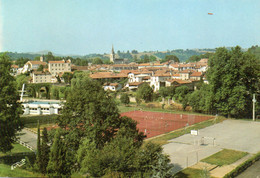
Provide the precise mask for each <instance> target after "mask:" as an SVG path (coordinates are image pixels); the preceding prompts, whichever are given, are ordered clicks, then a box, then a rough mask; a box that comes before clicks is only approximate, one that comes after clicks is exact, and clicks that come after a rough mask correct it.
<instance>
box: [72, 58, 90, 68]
mask: <svg viewBox="0 0 260 178" xmlns="http://www.w3.org/2000/svg"><path fill="white" fill-rule="evenodd" d="M70 59H71V63H72V64H74V65H77V66H88V60H86V59H81V58H78V57H77V58H76V59H73V58H72V57H71V58H70Z"/></svg>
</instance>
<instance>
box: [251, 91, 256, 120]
mask: <svg viewBox="0 0 260 178" xmlns="http://www.w3.org/2000/svg"><path fill="white" fill-rule="evenodd" d="M252 101H253V121H255V103H256V99H255V94H253V100H252Z"/></svg>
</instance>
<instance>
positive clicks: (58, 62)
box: [49, 60, 70, 64]
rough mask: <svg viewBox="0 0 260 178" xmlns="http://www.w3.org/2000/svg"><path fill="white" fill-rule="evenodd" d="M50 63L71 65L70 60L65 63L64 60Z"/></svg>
mask: <svg viewBox="0 0 260 178" xmlns="http://www.w3.org/2000/svg"><path fill="white" fill-rule="evenodd" d="M49 63H52V64H63V63H70V61H69V60H67V61H64V60H62V61H49Z"/></svg>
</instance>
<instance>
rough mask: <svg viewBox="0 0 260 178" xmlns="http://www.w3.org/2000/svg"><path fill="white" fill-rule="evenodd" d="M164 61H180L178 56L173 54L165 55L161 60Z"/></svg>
mask: <svg viewBox="0 0 260 178" xmlns="http://www.w3.org/2000/svg"><path fill="white" fill-rule="evenodd" d="M166 61H174V62H180V60H179V58H178V57H177V56H175V55H166V56H165V58H164V60H163V62H166Z"/></svg>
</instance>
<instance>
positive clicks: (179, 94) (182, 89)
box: [174, 85, 189, 103]
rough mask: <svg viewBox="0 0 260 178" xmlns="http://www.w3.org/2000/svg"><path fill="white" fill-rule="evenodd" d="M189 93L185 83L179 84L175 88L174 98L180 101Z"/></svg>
mask: <svg viewBox="0 0 260 178" xmlns="http://www.w3.org/2000/svg"><path fill="white" fill-rule="evenodd" d="M188 93H189V88H188V87H187V86H186V85H182V86H179V87H177V88H176V89H175V95H174V97H175V99H177V100H178V101H179V102H180V103H182V101H183V100H184V98H185V96H186V95H187V94H188Z"/></svg>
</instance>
